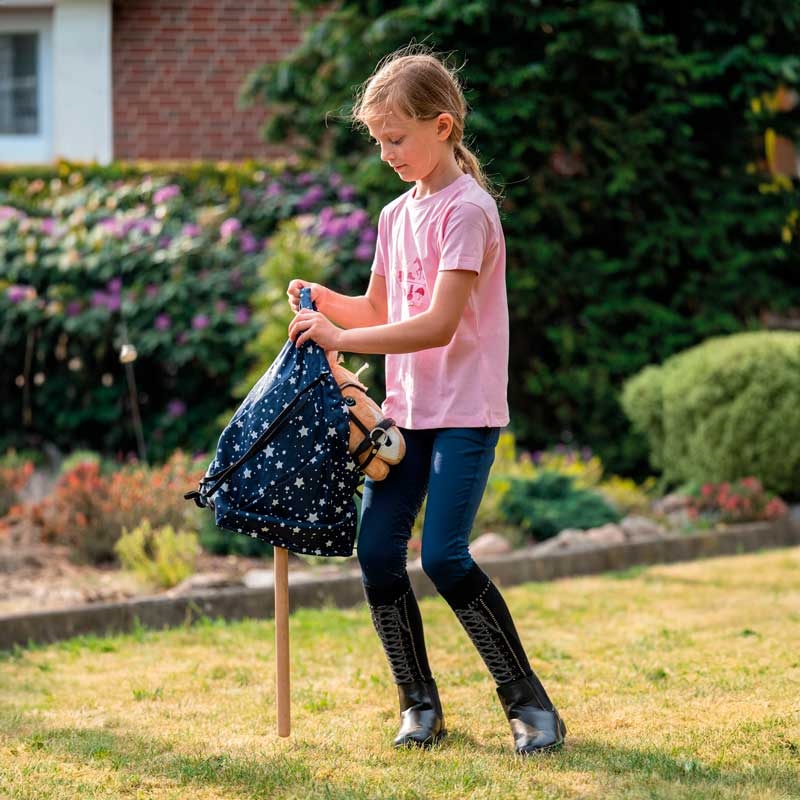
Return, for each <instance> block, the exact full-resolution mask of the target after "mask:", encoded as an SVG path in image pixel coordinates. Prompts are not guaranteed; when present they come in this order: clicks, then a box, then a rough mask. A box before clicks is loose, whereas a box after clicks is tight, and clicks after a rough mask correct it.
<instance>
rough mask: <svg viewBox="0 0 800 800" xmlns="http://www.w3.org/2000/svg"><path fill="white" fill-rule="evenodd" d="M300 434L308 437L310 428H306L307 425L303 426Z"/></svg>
mask: <svg viewBox="0 0 800 800" xmlns="http://www.w3.org/2000/svg"><path fill="white" fill-rule="evenodd" d="M298 432H299V434H300V435H301V436H308V428H306V426H305V425H303V427H302V428H300V430H299V431H298Z"/></svg>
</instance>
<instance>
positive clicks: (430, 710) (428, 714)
mask: <svg viewBox="0 0 800 800" xmlns="http://www.w3.org/2000/svg"><path fill="white" fill-rule="evenodd" d="M364 592H365V594H366V596H367V602H368V604H369V610H370V613H371V615H372V623H373V624H374V626H375V630H376V631H377V632H378V636H379V637H380V640H381V643H382V644H383V649H384V651H385V653H386V658H387V660H388V662H389V667H390V668H391V670H392V676H393V678H394V682H395V683H396V684H397V693H398V696H399V699H400V730H399V731H398V732H397V736H396V737H395V739H394V746H395V747H406V746H417V747H430V746H431V745H433V744H435V743H436V742H437V741H438V740H439V739H441V738H442V737H443V736H444V735H445V727H444V714H443V713H442V704H441V702H440V701H439V692H438V690H437V688H436V682H435V681H434V680H433V677H432V676H431V670H430V666H429V665H428V654H427V651H426V649H425V637H424V634H423V630H422V617H420V613H419V606H418V605H417V599H416V597H414V591H413V589H412V588H411V582H410V581H409V580H408V577H407V576H406V578H405V580H403V581H401V582H399V583H398V584H397V585H395V586H393V587H390V588H388V589H386V588H375V587H369V586H365V587H364Z"/></svg>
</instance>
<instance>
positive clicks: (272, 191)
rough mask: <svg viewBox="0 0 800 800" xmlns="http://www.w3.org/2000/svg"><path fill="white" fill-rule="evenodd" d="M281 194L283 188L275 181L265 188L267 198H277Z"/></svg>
mask: <svg viewBox="0 0 800 800" xmlns="http://www.w3.org/2000/svg"><path fill="white" fill-rule="evenodd" d="M281 192H283V187H282V186H281V185H280V184H279V183H278V182H277V181H273V182H272V183H271V184H270V185H269V186H267V191H266V195H267V197H277V196H278V195H279V194H281Z"/></svg>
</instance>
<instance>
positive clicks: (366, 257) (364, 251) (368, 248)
mask: <svg viewBox="0 0 800 800" xmlns="http://www.w3.org/2000/svg"><path fill="white" fill-rule="evenodd" d="M372 253H373V248H372V245H371V244H367V243H366V242H360V243H359V244H358V246H357V247H356V249H355V250H354V251H353V255H354V256H355V257H356V258H357V259H358V260H359V261H371V260H372Z"/></svg>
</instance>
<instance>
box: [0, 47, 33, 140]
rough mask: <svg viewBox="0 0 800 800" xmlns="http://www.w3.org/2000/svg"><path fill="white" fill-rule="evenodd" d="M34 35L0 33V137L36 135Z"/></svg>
mask: <svg viewBox="0 0 800 800" xmlns="http://www.w3.org/2000/svg"><path fill="white" fill-rule="evenodd" d="M38 39H39V36H38V34H36V33H0V134H3V133H11V134H31V133H38V132H39V100H38V96H39V92H38V75H37V61H38V59H37V47H38Z"/></svg>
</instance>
